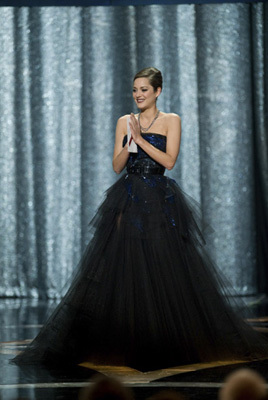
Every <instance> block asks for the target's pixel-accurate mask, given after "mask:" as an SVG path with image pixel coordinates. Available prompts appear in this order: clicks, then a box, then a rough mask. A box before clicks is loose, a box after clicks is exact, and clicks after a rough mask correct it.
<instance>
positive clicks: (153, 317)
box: [15, 174, 268, 370]
mask: <svg viewBox="0 0 268 400" xmlns="http://www.w3.org/2000/svg"><path fill="white" fill-rule="evenodd" d="M90 227H91V229H92V230H93V232H94V235H93V239H92V240H91V242H90V243H89V244H88V246H87V248H86V250H85V252H84V254H83V256H82V258H81V260H80V263H79V265H78V267H77V273H76V276H75V278H74V280H73V282H72V284H71V286H70V288H69V290H68V292H67V294H66V295H65V296H64V298H63V299H62V301H61V303H60V304H59V306H58V307H57V308H56V310H55V311H54V312H53V314H52V315H51V316H50V318H49V320H48V321H47V323H46V324H45V325H44V327H43V329H42V330H41V332H40V333H39V335H38V336H37V337H36V338H35V339H34V341H33V342H32V344H31V345H29V346H28V348H27V349H26V351H25V352H24V353H22V354H21V355H19V356H17V357H16V358H15V362H16V363H18V364H19V363H21V364H27V363H35V362H42V363H47V364H49V363H52V364H65V363H66V361H67V362H68V361H70V360H71V361H72V362H75V363H79V362H82V361H85V360H89V361H92V362H97V363H106V364H125V365H128V366H130V367H134V368H137V369H140V370H151V369H158V368H164V367H170V366H175V365H181V364H187V363H195V362H204V361H210V360H216V359H237V358H238V359H254V358H258V357H263V356H265V354H266V355H267V354H268V348H267V342H266V339H265V338H263V337H262V336H261V335H260V334H259V333H256V332H255V331H254V330H253V329H252V328H251V327H249V326H248V325H247V324H246V323H244V322H243V320H242V319H240V318H239V317H237V316H236V314H235V312H234V311H233V309H232V307H231V306H230V305H229V303H228V298H227V295H228V290H227V284H226V282H225V280H224V278H223V277H222V276H221V274H220V272H219V271H218V270H217V268H216V267H215V266H214V264H213V262H212V261H211V259H210V258H209V256H208V254H207V253H206V250H205V247H204V243H205V241H204V237H203V236H202V233H201V217H200V211H199V208H198V204H197V203H196V202H195V201H194V200H193V199H192V198H191V197H190V196H188V195H187V194H186V193H184V192H183V191H182V189H181V188H180V187H179V186H178V185H177V184H176V182H175V181H174V180H172V179H170V178H168V177H165V176H162V175H146V176H143V175H135V174H125V175H123V176H122V177H121V178H120V179H119V180H118V181H117V182H116V183H115V184H114V185H113V186H111V187H110V188H109V189H108V191H107V192H106V198H105V200H104V202H103V203H102V204H101V205H100V207H99V209H98V211H97V213H96V215H95V217H94V218H93V220H92V221H91V224H90ZM202 229H203V227H202Z"/></svg>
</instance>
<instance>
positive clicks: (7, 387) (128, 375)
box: [0, 296, 268, 400]
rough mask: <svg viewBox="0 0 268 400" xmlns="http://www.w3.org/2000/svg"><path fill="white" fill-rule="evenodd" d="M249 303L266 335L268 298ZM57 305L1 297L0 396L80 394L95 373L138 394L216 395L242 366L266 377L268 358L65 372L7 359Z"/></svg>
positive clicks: (67, 396) (66, 396)
mask: <svg viewBox="0 0 268 400" xmlns="http://www.w3.org/2000/svg"><path fill="white" fill-rule="evenodd" d="M247 302H248V304H249V305H250V306H251V308H254V314H255V315H257V317H258V318H256V319H254V320H250V321H249V322H250V323H251V324H252V325H253V326H254V327H255V328H256V329H259V330H261V331H262V332H263V333H264V334H265V335H268V301H267V298H266V297H264V296H261V297H259V298H256V299H247ZM55 306H56V303H55V302H54V303H53V302H44V301H38V300H27V299H2V300H0V312H1V314H0V315H1V327H0V338H1V339H0V342H1V348H0V360H1V364H0V365H1V374H0V399H3V400H4V399H5V400H11V399H12V400H15V399H17V398H20V399H31V400H32V399H72V400H74V399H77V398H78V393H79V391H80V390H81V388H82V387H84V386H86V385H88V384H89V382H90V381H91V380H92V378H93V376H94V375H96V373H97V374H104V375H108V376H113V377H117V378H118V379H120V380H121V381H122V382H124V383H125V384H126V385H128V386H130V387H131V388H132V389H133V391H134V393H135V397H136V399H146V398H147V397H149V396H151V395H153V394H154V393H156V392H158V391H160V390H163V389H174V390H176V391H179V392H181V393H183V394H184V395H185V396H186V397H188V398H190V399H200V400H203V399H204V400H205V399H206V400H209V399H216V398H217V392H218V389H219V388H220V387H221V385H222V383H223V381H224V379H225V377H226V375H227V374H228V373H230V372H231V371H232V370H234V369H237V368H240V367H242V366H243V367H244V366H247V367H250V368H254V369H255V370H256V371H259V372H260V373H261V374H262V375H263V376H264V377H265V378H266V379H267V380H268V360H258V361H254V362H251V363H247V364H246V363H244V362H242V361H240V360H236V361H230V362H228V361H225V362H223V361H218V362H215V363H206V364H194V365H187V366H179V367H176V368H169V369H163V370H157V371H151V372H146V373H143V372H140V371H137V370H134V369H131V368H126V367H114V366H100V365H93V364H89V363H84V364H82V365H80V366H77V367H73V368H72V369H70V368H68V369H66V370H61V371H58V370H55V371H47V370H45V369H40V368H39V369H36V368H32V367H27V368H25V367H24V368H18V367H17V366H15V365H12V364H9V359H10V358H12V356H13V355H15V354H16V353H17V352H18V351H19V350H21V349H23V347H24V346H25V345H26V344H27V342H28V341H30V340H31V339H32V338H33V337H34V336H35V335H36V334H37V333H38V331H39V330H40V328H41V326H42V323H43V321H44V320H45V318H46V316H47V315H49V313H50V312H51V310H52V309H53V308H54V307H55ZM267 388H268V387H267Z"/></svg>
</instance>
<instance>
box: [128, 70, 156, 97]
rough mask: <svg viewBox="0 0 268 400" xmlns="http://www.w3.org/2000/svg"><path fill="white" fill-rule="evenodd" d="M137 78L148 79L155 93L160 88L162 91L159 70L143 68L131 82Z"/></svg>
mask: <svg viewBox="0 0 268 400" xmlns="http://www.w3.org/2000/svg"><path fill="white" fill-rule="evenodd" d="M137 78H148V79H149V82H150V85H151V86H152V87H153V88H154V91H155V92H156V90H157V88H159V87H161V89H162V85H163V78H162V74H161V71H159V69H156V68H154V67H148V68H144V69H142V70H141V71H139V72H137V74H136V75H135V76H134V79H133V82H134V81H135V79H137Z"/></svg>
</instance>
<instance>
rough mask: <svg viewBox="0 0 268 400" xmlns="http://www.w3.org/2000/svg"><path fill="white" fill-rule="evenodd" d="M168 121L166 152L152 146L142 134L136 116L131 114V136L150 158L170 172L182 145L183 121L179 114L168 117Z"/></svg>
mask: <svg viewBox="0 0 268 400" xmlns="http://www.w3.org/2000/svg"><path fill="white" fill-rule="evenodd" d="M167 120H168V133H167V146H166V152H163V151H161V150H158V149H157V148H156V147H154V146H153V145H152V144H150V143H149V142H147V140H145V139H144V138H143V137H142V136H141V134H140V128H139V123H138V121H137V119H136V118H135V116H134V114H131V117H130V121H131V124H130V126H131V134H132V137H133V140H134V142H135V143H136V144H137V145H138V146H140V147H141V148H142V149H143V150H144V151H145V152H146V153H147V154H148V155H149V156H150V157H152V158H153V159H154V160H155V161H157V162H158V163H159V164H161V165H163V166H164V167H165V168H167V169H168V170H171V169H172V168H173V167H174V165H175V163H176V160H177V157H178V154H179V151H180V143H181V119H180V117H179V116H178V115H177V114H169V115H167Z"/></svg>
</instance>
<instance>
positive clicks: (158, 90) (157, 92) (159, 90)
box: [156, 87, 162, 100]
mask: <svg viewBox="0 0 268 400" xmlns="http://www.w3.org/2000/svg"><path fill="white" fill-rule="evenodd" d="M161 92H162V89H161V87H158V88H157V89H156V100H157V99H158V97H159V95H160V93H161Z"/></svg>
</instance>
